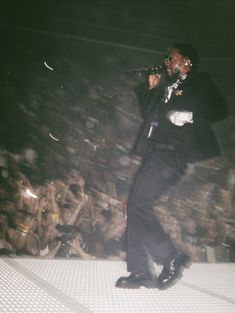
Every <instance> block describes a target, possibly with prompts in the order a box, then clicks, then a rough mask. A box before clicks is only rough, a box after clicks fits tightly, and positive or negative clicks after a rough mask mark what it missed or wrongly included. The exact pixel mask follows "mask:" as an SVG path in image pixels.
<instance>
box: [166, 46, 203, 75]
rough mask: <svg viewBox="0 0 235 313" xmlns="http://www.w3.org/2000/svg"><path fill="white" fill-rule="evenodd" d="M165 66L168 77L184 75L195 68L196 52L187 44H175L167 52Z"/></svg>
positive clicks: (196, 61)
mask: <svg viewBox="0 0 235 313" xmlns="http://www.w3.org/2000/svg"><path fill="white" fill-rule="evenodd" d="M167 52H168V54H167V56H166V58H165V65H166V67H167V71H168V74H169V76H179V75H183V74H186V73H188V72H190V71H192V69H195V68H196V67H197V64H198V61H199V55H198V52H197V50H196V49H195V48H194V47H193V46H192V45H191V44H188V43H177V44H174V45H172V46H171V47H170V48H169V49H168V50H167Z"/></svg>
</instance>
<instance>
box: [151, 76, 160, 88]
mask: <svg viewBox="0 0 235 313" xmlns="http://www.w3.org/2000/svg"><path fill="white" fill-rule="evenodd" d="M160 79H161V75H159V74H154V75H149V77H148V83H149V89H150V90H151V89H153V88H155V87H157V86H158V85H159V82H160Z"/></svg>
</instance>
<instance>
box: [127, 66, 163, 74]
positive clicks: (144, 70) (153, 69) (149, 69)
mask: <svg viewBox="0 0 235 313" xmlns="http://www.w3.org/2000/svg"><path fill="white" fill-rule="evenodd" d="M165 71H166V66H165V64H161V65H158V66H157V65H152V66H146V67H140V68H134V69H130V70H129V71H127V72H125V74H135V75H138V76H144V75H145V76H149V75H157V74H159V75H161V74H162V73H163V72H165Z"/></svg>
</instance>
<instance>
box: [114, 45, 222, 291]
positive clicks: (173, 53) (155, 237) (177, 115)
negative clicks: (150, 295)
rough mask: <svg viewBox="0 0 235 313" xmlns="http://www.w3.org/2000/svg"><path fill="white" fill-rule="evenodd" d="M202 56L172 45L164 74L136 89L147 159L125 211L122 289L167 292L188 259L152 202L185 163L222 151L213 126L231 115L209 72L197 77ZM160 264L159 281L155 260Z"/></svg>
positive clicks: (140, 147) (140, 144)
mask: <svg viewBox="0 0 235 313" xmlns="http://www.w3.org/2000/svg"><path fill="white" fill-rule="evenodd" d="M197 62H198V54H197V51H196V49H195V48H194V47H193V46H191V45H190V44H186V43H182V44H176V45H174V46H172V47H171V48H170V49H169V50H168V56H167V57H166V59H165V66H164V70H163V71H161V73H157V74H156V75H149V76H148V82H147V84H142V85H141V86H139V87H138V88H137V90H136V91H137V95H138V97H139V101H140V104H141V108H142V113H143V117H144V119H145V120H146V122H145V125H144V127H143V129H142V131H141V133H140V136H139V138H138V141H137V145H136V147H135V154H137V155H141V156H142V157H143V165H142V167H141V169H140V171H139V173H138V175H137V177H136V180H135V182H134V185H133V189H132V191H131V194H130V197H129V200H128V211H127V218H128V219H127V270H128V271H129V272H130V273H131V274H130V276H128V277H121V278H119V279H118V281H117V282H116V287H119V288H139V287H141V286H145V287H147V288H159V289H166V288H168V287H169V286H171V285H172V284H173V283H174V282H175V281H176V279H177V278H178V277H179V275H180V273H181V272H182V270H183V267H184V266H185V265H186V263H188V262H189V257H188V256H187V255H185V254H184V253H183V252H182V251H180V249H178V248H177V247H175V245H174V244H173V242H172V241H171V238H170V237H169V236H168V235H167V234H166V233H165V232H164V230H163V228H162V226H161V225H160V222H159V220H158V218H157V216H156V213H155V212H154V203H155V201H156V200H157V199H159V197H160V196H161V195H162V194H163V193H164V192H166V191H167V190H168V189H169V187H172V186H174V185H176V183H177V182H178V181H179V179H180V177H181V176H182V175H183V173H184V171H185V169H186V167H187V164H188V163H191V164H192V163H194V162H197V161H200V160H205V159H208V158H212V157H215V156H217V155H218V154H219V147H218V144H217V141H216V138H215V135H214V133H213V131H212V129H211V126H212V124H214V123H216V122H218V121H221V120H222V119H224V118H225V117H226V115H227V109H226V105H225V102H224V100H223V99H222V97H221V96H220V94H219V92H218V90H217V88H216V86H215V85H214V83H213V82H212V81H211V80H210V78H209V76H208V75H207V74H206V73H197V72H196V66H197ZM152 261H153V262H156V263H157V264H161V265H162V271H161V273H160V275H159V276H158V277H156V275H155V274H154V273H152V271H151V269H150V267H151V266H150V264H151V262H152Z"/></svg>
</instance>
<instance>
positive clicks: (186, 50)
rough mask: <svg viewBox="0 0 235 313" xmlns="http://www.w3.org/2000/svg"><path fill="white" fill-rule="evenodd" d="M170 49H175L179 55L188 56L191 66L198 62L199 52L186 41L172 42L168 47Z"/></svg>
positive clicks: (195, 65) (194, 66)
mask: <svg viewBox="0 0 235 313" xmlns="http://www.w3.org/2000/svg"><path fill="white" fill-rule="evenodd" d="M172 49H177V50H178V51H179V53H180V54H181V55H183V56H184V57H186V58H189V60H190V61H191V62H192V65H193V68H196V67H197V65H198V63H199V53H198V51H197V49H196V48H195V47H194V46H193V45H192V44H190V43H186V42H179V43H174V44H173V45H172V46H171V47H170V50H172Z"/></svg>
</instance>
